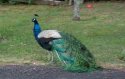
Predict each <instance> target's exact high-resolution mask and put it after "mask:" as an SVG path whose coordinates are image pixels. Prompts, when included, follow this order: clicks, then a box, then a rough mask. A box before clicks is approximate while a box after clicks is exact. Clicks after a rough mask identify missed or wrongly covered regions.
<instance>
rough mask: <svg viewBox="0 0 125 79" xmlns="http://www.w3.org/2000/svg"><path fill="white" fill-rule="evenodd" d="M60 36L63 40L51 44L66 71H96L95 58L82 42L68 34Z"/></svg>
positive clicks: (61, 33)
mask: <svg viewBox="0 0 125 79" xmlns="http://www.w3.org/2000/svg"><path fill="white" fill-rule="evenodd" d="M60 35H61V36H62V38H60V39H55V40H53V41H52V42H51V44H52V47H53V51H55V52H56V54H57V55H58V57H59V59H60V60H61V61H62V62H63V66H64V67H65V69H66V70H69V71H77V72H83V71H91V70H94V69H96V67H97V66H96V62H95V58H94V56H93V55H92V54H91V53H90V52H89V50H88V49H87V48H86V47H85V46H84V45H83V44H82V43H81V42H80V41H78V40H77V39H76V38H75V37H74V36H72V35H70V34H67V33H63V32H60Z"/></svg>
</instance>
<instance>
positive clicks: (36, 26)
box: [33, 21, 42, 40]
mask: <svg viewBox="0 0 125 79" xmlns="http://www.w3.org/2000/svg"><path fill="white" fill-rule="evenodd" d="M41 31H42V30H41V28H40V25H39V23H38V22H37V21H35V22H34V28H33V32H34V36H35V39H36V40H38V34H39V33H40V32H41Z"/></svg>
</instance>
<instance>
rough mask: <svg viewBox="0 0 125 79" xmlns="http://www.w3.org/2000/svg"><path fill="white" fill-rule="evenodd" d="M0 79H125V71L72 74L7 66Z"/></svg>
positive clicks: (1, 69) (44, 68)
mask: <svg viewBox="0 0 125 79" xmlns="http://www.w3.org/2000/svg"><path fill="white" fill-rule="evenodd" d="M0 79H125V69H122V70H117V69H114V70H113V69H104V70H102V71H94V72H88V73H72V72H68V71H64V70H62V69H61V68H57V67H46V66H28V65H25V66H20V65H7V66H1V67H0Z"/></svg>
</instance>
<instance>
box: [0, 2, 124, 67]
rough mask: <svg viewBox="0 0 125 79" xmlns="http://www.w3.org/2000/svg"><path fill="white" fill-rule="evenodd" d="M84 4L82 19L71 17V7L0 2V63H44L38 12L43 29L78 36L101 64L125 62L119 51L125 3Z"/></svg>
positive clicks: (122, 39)
mask: <svg viewBox="0 0 125 79" xmlns="http://www.w3.org/2000/svg"><path fill="white" fill-rule="evenodd" d="M93 5H94V8H93V9H87V8H86V7H85V5H82V6H81V21H72V7H69V6H67V7H64V6H58V7H53V6H45V5H1V6H0V64H1V65H2V64H25V63H26V64H27V63H28V64H30V63H31V64H32V63H34V62H35V63H37V64H42V63H45V62H48V60H47V55H48V53H47V51H46V50H44V49H42V48H41V47H40V46H39V45H38V44H37V43H36V41H35V40H34V37H33V33H32V28H33V23H32V22H31V19H32V18H33V14H34V13H37V14H39V16H40V17H39V22H40V24H41V26H42V28H43V29H57V30H60V31H64V32H67V33H70V34H72V35H74V36H75V37H77V39H79V40H80V41H81V42H82V43H83V44H85V45H86V47H87V48H88V49H89V50H90V51H91V52H92V53H93V55H94V56H95V58H96V60H97V63H98V64H99V65H103V66H107V65H111V66H112V65H113V66H119V65H122V66H125V62H124V61H121V60H119V58H118V57H119V55H121V53H123V51H124V50H125V9H124V8H125V5H124V3H110V2H105V3H94V4H93Z"/></svg>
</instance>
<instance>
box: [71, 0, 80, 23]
mask: <svg viewBox="0 0 125 79" xmlns="http://www.w3.org/2000/svg"><path fill="white" fill-rule="evenodd" d="M81 1H82V0H74V10H73V20H75V21H79V20H80V4H81Z"/></svg>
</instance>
